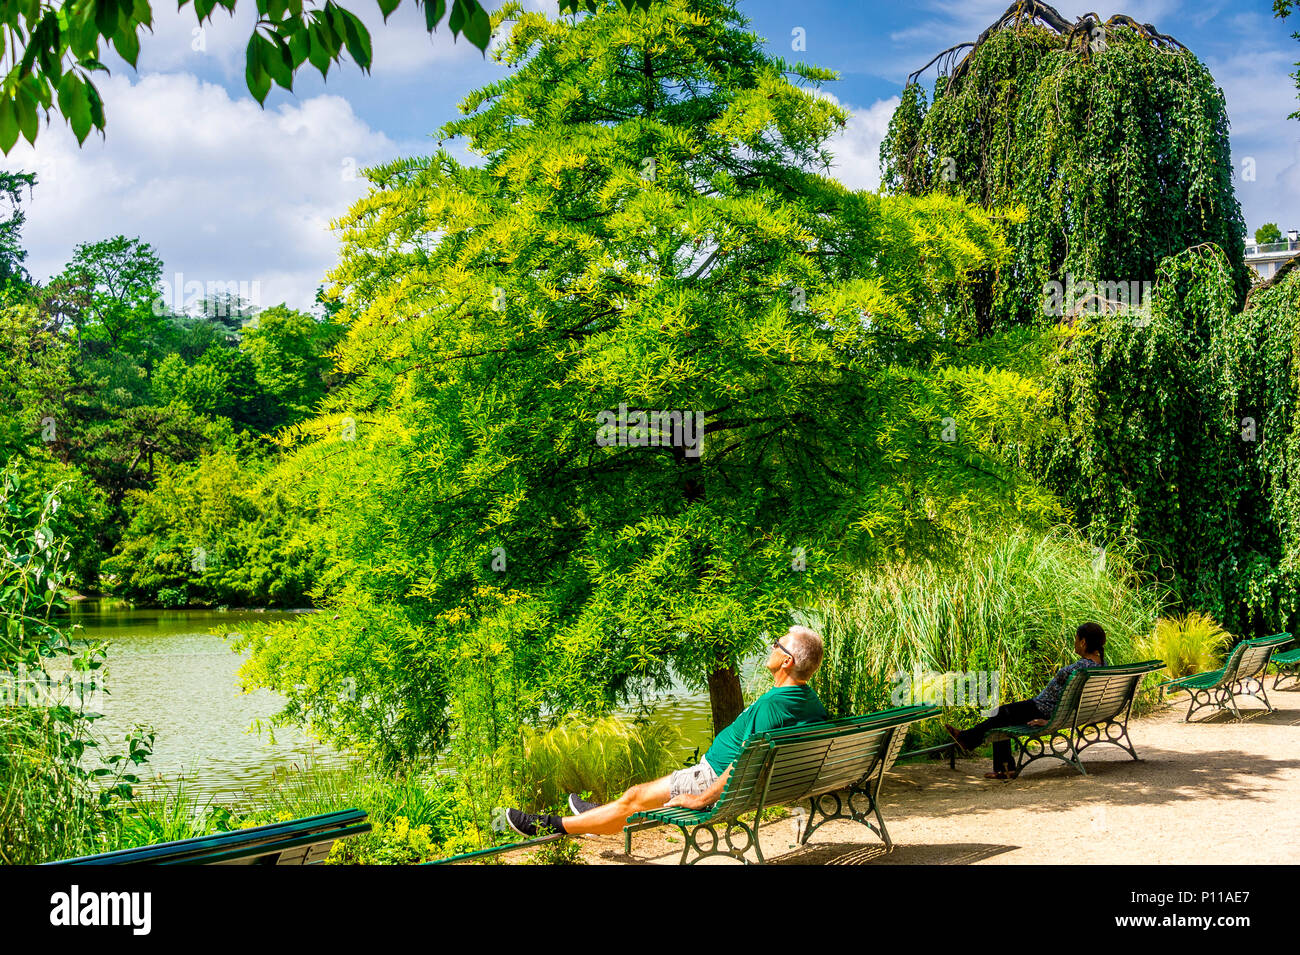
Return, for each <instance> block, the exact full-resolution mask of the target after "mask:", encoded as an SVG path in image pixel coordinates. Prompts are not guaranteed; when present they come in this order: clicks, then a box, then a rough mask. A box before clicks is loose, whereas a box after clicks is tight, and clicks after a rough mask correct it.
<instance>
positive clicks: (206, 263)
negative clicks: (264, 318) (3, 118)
mask: <svg viewBox="0 0 1300 955" xmlns="http://www.w3.org/2000/svg"><path fill="white" fill-rule="evenodd" d="M99 86H100V92H101V93H102V94H103V97H104V101H105V112H106V114H107V116H108V134H107V139H106V140H104V139H101V138H100V137H99V136H98V135H96V134H94V133H92V134H91V136H90V137H89V138H88V139H87V140H86V144H85V146H84V147H82V148H78V146H77V143H76V140H75V139H74V138H73V136H72V134H71V132H70V131H69V130H68V129H67V126H66V125H65V124H63V123H62V121H61V120H57V119H56V122H55V124H54V125H52V126H50V127H48V128H46V129H43V130H42V131H41V135H40V136H39V138H38V139H37V141H36V142H37V145H36V148H35V149H33V148H31V147H30V146H28V145H27V144H26V143H25V142H20V144H19V146H18V147H16V148H15V149H14V150H13V151H12V152H11V153H10V155H9V156H8V157H7V158H6V159H5V160H4V163H3V165H4V167H5V168H7V169H27V170H34V171H36V172H37V174H38V177H39V182H38V185H37V187H36V191H35V195H34V197H33V198H32V199H31V201H30V203H28V204H27V224H26V227H25V229H24V237H23V238H24V245H25V246H26V247H27V248H28V249H29V250H31V251H30V254H29V259H28V263H27V265H28V268H29V269H30V270H31V271H32V273H33V275H34V276H36V277H37V278H39V279H45V278H48V277H49V276H50V275H52V274H54V273H56V272H58V271H61V270H62V268H63V266H64V265H65V264H66V263H67V261H68V260H69V259H70V258H71V256H72V251H73V248H74V246H75V245H76V244H77V243H79V242H88V241H98V240H100V239H104V238H108V237H110V236H113V235H117V234H124V235H126V236H137V235H138V236H139V237H140V238H142V239H144V240H145V241H146V242H149V243H150V244H152V245H153V246H154V248H155V249H156V250H157V252H158V254H159V256H160V257H161V258H162V259H163V261H164V263H165V266H166V270H167V271H166V275H165V277H166V278H168V279H170V278H171V277H172V275H173V273H175V272H178V271H179V272H183V273H184V275H185V277H186V280H187V281H189V280H191V279H194V280H198V281H201V282H204V283H207V282H231V281H236V282H248V283H249V285H250V287H252V283H254V282H256V283H258V286H259V287H260V294H259V296H258V301H259V304H261V305H263V306H269V305H274V304H276V303H278V302H280V301H281V300H285V301H288V302H289V303H290V304H291V305H295V306H298V307H308V306H309V305H310V304H311V302H312V300H313V298H314V294H315V289H316V286H317V285H318V284H319V283H320V282H321V281H322V279H323V277H324V274H325V272H326V271H328V270H329V269H330V268H331V267H332V265H333V264H334V262H335V261H336V260H337V253H338V241H337V237H336V235H335V234H334V233H332V232H331V231H330V229H329V223H330V221H331V220H332V219H334V218H336V217H338V216H340V215H341V214H343V213H344V212H346V211H347V209H348V207H349V205H350V204H351V203H352V202H353V201H354V200H355V199H357V198H358V197H360V196H361V195H363V194H364V192H365V187H366V184H365V182H364V181H362V180H360V179H359V178H357V176H356V175H355V171H356V170H358V169H361V168H364V167H365V166H367V165H371V164H374V163H376V162H380V161H385V160H388V159H391V158H394V157H396V156H397V155H399V153H400V150H399V147H398V144H396V143H394V142H393V141H392V140H390V139H389V138H388V137H387V136H385V135H384V134H383V133H382V132H378V131H376V130H374V129H372V128H371V127H370V126H368V125H367V124H366V123H364V122H362V121H361V120H360V119H359V118H358V117H357V116H356V114H355V113H354V112H353V110H352V107H351V106H350V105H349V104H348V103H347V101H345V100H344V99H342V98H340V97H337V96H316V97H312V98H310V99H307V100H303V101H301V102H299V103H294V104H285V105H282V106H280V107H278V108H275V109H269V110H262V109H261V108H260V107H258V106H257V104H256V103H255V102H253V101H252V100H251V99H249V98H247V97H245V98H242V99H233V100H232V99H231V97H230V96H229V95H228V94H227V93H226V91H225V90H224V89H222V88H221V87H220V86H216V85H213V84H210V83H204V82H202V81H200V80H198V79H197V78H196V77H194V76H192V75H190V74H183V73H182V74H169V75H162V74H151V75H146V76H143V77H141V78H140V79H139V80H138V81H136V82H131V81H130V80H129V79H127V78H126V77H124V76H122V75H115V76H113V77H111V78H107V79H105V80H103V81H101V82H100V84H99Z"/></svg>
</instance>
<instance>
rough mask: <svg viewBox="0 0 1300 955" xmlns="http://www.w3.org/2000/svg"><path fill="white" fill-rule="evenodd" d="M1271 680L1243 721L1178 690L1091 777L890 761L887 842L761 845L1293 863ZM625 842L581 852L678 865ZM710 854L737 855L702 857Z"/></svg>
mask: <svg viewBox="0 0 1300 955" xmlns="http://www.w3.org/2000/svg"><path fill="white" fill-rule="evenodd" d="M1271 684H1272V677H1270V678H1269V680H1268V684H1267V685H1268V686H1269V687H1270V689H1269V691H1268V694H1269V699H1270V700H1271V701H1272V703H1273V705H1274V707H1275V708H1276V709H1275V711H1274V712H1272V713H1267V712H1265V711H1264V709H1263V706H1262V704H1259V703H1257V702H1256V701H1254V700H1249V699H1248V700H1247V701H1246V703H1245V704H1244V706H1243V715H1244V716H1245V719H1244V720H1243V721H1242V722H1240V723H1238V722H1235V721H1234V720H1233V718H1232V717H1231V716H1230V715H1224V714H1219V715H1215V716H1212V717H1204V713H1205V711H1201V712H1200V713H1198V714H1197V719H1198V722H1196V723H1192V724H1186V723H1183V722H1182V717H1183V714H1184V713H1185V712H1186V709H1187V707H1186V703H1185V700H1186V697H1185V696H1183V695H1181V694H1180V695H1179V696H1177V697H1175V698H1174V700H1175V702H1173V703H1172V704H1171V705H1169V706H1167V707H1165V708H1163V709H1161V710H1158V711H1156V712H1155V713H1153V714H1150V715H1148V716H1146V717H1143V718H1142V719H1136V720H1133V721H1131V722H1130V724H1129V735H1130V736H1131V737H1132V739H1133V744H1134V746H1135V748H1136V749H1137V752H1138V755H1139V756H1140V757H1141V761H1140V762H1134V761H1133V760H1132V759H1131V758H1130V757H1129V755H1128V754H1127V753H1125V752H1124V751H1122V750H1121V749H1119V748H1118V747H1116V746H1106V745H1097V746H1093V747H1090V748H1089V749H1088V750H1087V751H1086V752H1085V753H1084V756H1083V761H1084V766H1085V767H1086V768H1087V770H1088V773H1089V775H1087V776H1083V775H1080V774H1079V773H1078V772H1076V771H1075V770H1074V769H1073V768H1071V767H1068V766H1066V765H1065V764H1063V763H1060V762H1058V761H1056V760H1039V761H1037V762H1035V763H1033V764H1032V765H1030V766H1029V767H1028V768H1027V769H1026V770H1025V772H1024V774H1023V775H1022V776H1020V778H1018V779H1015V780H1012V781H1010V782H1000V781H996V780H986V779H984V773H985V772H986V771H988V770H989V769H991V768H992V767H991V765H990V763H989V762H988V760H987V759H977V760H962V759H959V760H958V761H957V769H956V770H955V771H954V770H950V769H949V768H948V764H947V762H946V761H945V762H940V763H930V762H925V763H907V764H904V765H901V766H896V767H895V768H894V769H893V771H892V772H891V773H890V774H889V776H888V777H887V779H886V781H885V785H884V790H883V795H882V800H881V805H882V812H883V814H884V817H885V823H886V825H887V826H888V827H889V833H890V835H891V836H892V837H893V840H894V850H893V852H890V853H886V852H885V850H884V846H883V844H882V843H881V842H880V840H879V839H878V838H877V837H876V835H875V834H874V833H872V832H869V831H868V830H867V829H865V828H864V827H862V826H860V825H858V824H856V823H851V822H835V823H830V824H828V825H825V826H822V827H821V828H820V829H818V830H817V832H815V833H814V834H813V837H812V839H811V841H810V842H809V843H808V844H807V845H806V846H803V847H802V848H798V847H795V846H794V839H793V837H792V832H793V824H792V821H791V819H790V818H788V817H787V818H785V819H775V820H773V821H771V822H765V823H764V825H763V827H762V830H761V840H762V846H763V853H764V855H765V856H766V858H767V860H768V862H769V863H772V864H776V865H781V864H786V865H792V864H802V865H807V864H819V865H826V864H833V865H900V864H908V863H927V864H943V865H967V864H981V865H1015V864H1018V863H1058V864H1059V863H1095V862H1102V863H1201V862H1209V863H1230V864H1241V863H1261V862H1269V863H1297V862H1300V689H1288V688H1289V687H1292V686H1295V684H1294V683H1292V682H1288V683H1287V684H1285V685H1284V687H1283V689H1281V690H1278V691H1273V690H1272V689H1271ZM1246 707H1250V709H1247V708H1246ZM1202 717H1204V721H1203V722H1202V721H1201V719H1202ZM632 851H633V854H632V856H630V857H629V856H626V855H624V854H623V840H622V837H621V836H618V837H613V836H588V837H584V838H583V841H582V855H583V858H584V860H585V861H587V862H590V863H596V864H614V865H619V864H623V865H628V864H631V865H645V864H661V865H673V864H675V863H676V862H677V859H678V856H679V854H680V851H681V841H680V837H679V836H678V834H677V831H676V830H673V829H657V830H650V831H648V832H643V833H639V834H638V835H637V836H636V837H635V841H634V843H633V847H632ZM520 855H522V853H521V854H520ZM751 858H752V854H751ZM511 861H523V860H522V859H519V858H518V856H516V857H515V859H512V860H511ZM715 863H716V864H721V865H735V864H736V863H735V862H733V861H731V860H729V859H725V858H717V859H708V860H705V862H704V863H702V864H705V865H707V864H715Z"/></svg>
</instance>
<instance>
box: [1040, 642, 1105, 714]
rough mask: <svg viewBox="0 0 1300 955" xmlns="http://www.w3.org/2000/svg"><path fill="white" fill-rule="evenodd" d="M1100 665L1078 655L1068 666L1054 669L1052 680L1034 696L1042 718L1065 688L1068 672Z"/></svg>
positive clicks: (1050, 711)
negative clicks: (1054, 674) (1054, 673)
mask: <svg viewBox="0 0 1300 955" xmlns="http://www.w3.org/2000/svg"><path fill="white" fill-rule="evenodd" d="M1099 666H1101V664H1100V663H1098V662H1097V661H1095V660H1089V659H1088V658H1087V657H1080V658H1079V659H1078V660H1076V661H1074V662H1073V663H1071V664H1070V665H1069V666H1068V667H1061V669H1059V670H1057V671H1056V676H1054V677H1052V681H1051V682H1050V683H1048V684H1047V686H1045V687H1043V692H1041V693H1039V694H1038V695H1037V696H1036V697H1034V703H1035V704H1036V705H1037V706H1038V711H1039V712H1040V713H1042V714H1043V719H1047V717H1049V716H1051V715H1052V708H1053V707H1055V706H1056V702H1057V700H1059V699H1060V698H1061V691H1062V690H1064V689H1065V681H1066V680H1068V679H1069V678H1070V674H1071V673H1073V672H1074V671H1075V670H1082V669H1083V668H1084V667H1099Z"/></svg>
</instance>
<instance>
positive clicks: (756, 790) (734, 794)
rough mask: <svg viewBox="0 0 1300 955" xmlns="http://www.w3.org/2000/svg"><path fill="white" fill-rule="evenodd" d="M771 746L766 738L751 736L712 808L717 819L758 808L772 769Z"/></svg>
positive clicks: (732, 766)
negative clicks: (768, 773) (768, 774)
mask: <svg viewBox="0 0 1300 955" xmlns="http://www.w3.org/2000/svg"><path fill="white" fill-rule="evenodd" d="M771 755H772V743H771V741H770V740H769V739H767V737H765V736H751V737H750V738H749V739H748V740H746V741H745V745H744V746H743V747H742V748H741V750H740V755H739V756H737V757H736V761H735V762H734V763H732V764H731V775H730V776H728V777H727V784H726V785H725V786H724V787H723V789H722V794H721V795H720V796H719V797H718V801H717V802H716V803H714V805H713V814H714V815H717V816H738V815H740V814H741V813H743V812H749V811H750V810H752V809H757V808H758V807H759V803H760V801H761V800H762V798H763V787H764V785H765V784H766V782H767V772H768V770H769V769H770V768H771V765H772V764H771V759H770V757H771Z"/></svg>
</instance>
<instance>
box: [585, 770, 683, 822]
mask: <svg viewBox="0 0 1300 955" xmlns="http://www.w3.org/2000/svg"><path fill="white" fill-rule="evenodd" d="M667 801H668V777H667V776H664V777H663V778H662V779H656V780H655V781H654V782H650V783H639V784H637V785H636V786H633V787H632V788H631V789H629V790H628V791H627V792H625V793H623V795H621V796H619V797H618V798H617V799H615V800H614V801H613V802H607V803H605V804H604V805H603V806H597V807H596V808H595V809H588V810H587V811H586V812H583V813H579V814H578V815H576V816H565V817H564V831H565V832H567V833H570V834H572V835H579V834H581V833H592V834H595V835H612V834H614V833H618V832H622V831H623V827H624V826H625V825H627V817H628V816H630V815H632V814H633V813H636V812H644V811H645V810H647V809H661V808H663V805H664V803H666V802H667Z"/></svg>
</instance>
